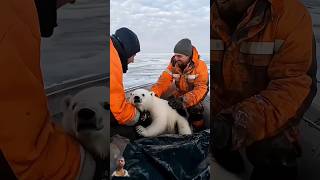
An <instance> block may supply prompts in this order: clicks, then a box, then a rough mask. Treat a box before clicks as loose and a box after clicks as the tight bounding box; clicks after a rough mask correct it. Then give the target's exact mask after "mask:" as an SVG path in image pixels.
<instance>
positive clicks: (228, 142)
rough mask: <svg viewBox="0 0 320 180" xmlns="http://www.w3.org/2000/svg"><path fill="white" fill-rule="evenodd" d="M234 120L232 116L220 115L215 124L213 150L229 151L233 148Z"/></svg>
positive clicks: (214, 121) (215, 119) (213, 124)
mask: <svg viewBox="0 0 320 180" xmlns="http://www.w3.org/2000/svg"><path fill="white" fill-rule="evenodd" d="M233 122H234V119H233V117H232V115H231V114H218V115H217V116H216V117H215V118H214V120H213V122H212V123H211V124H212V125H211V126H213V128H212V129H213V132H212V133H213V140H212V141H213V143H212V144H213V149H217V150H222V149H225V150H229V149H231V148H232V125H233Z"/></svg>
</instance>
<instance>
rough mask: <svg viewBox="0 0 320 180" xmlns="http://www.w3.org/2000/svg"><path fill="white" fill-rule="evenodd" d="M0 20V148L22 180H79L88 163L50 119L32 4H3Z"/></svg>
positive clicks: (29, 0) (16, 1) (30, 1)
mask: <svg viewBox="0 0 320 180" xmlns="http://www.w3.org/2000/svg"><path fill="white" fill-rule="evenodd" d="M0 21H1V27H0V84H1V88H0V99H1V100H0V112H1V113H0V114H1V118H0V124H1V126H0V149H1V150H2V152H3V154H4V156H5V158H6V160H7V161H8V163H9V165H10V167H11V168H12V170H13V171H14V173H15V175H16V176H17V178H18V179H76V178H77V177H79V175H80V173H81V172H80V171H81V169H82V164H84V163H85V161H86V160H84V159H88V158H84V159H83V158H81V156H82V157H84V156H85V154H86V153H85V152H84V150H83V149H81V146H80V145H79V144H78V143H77V141H75V140H74V139H73V138H71V137H70V136H69V135H67V134H66V133H65V132H64V131H63V130H62V129H61V128H59V127H57V126H56V125H55V124H54V123H53V122H51V120H50V114H49V112H48V107H47V97H46V94H45V91H44V85H43V79H42V72H41V69H40V30H39V24H38V17H37V13H36V8H35V5H34V1H33V0H25V1H20V0H11V1H1V3H0ZM91 160H93V159H92V158H91ZM93 163H94V162H93ZM90 168H94V164H93V166H90V167H89V169H90ZM85 169H88V166H86V168H85ZM91 170H92V171H91V172H86V173H91V175H93V174H94V169H91Z"/></svg>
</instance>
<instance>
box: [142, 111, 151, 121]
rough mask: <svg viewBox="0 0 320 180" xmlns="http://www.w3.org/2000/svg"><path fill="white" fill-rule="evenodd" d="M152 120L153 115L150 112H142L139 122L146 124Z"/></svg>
mask: <svg viewBox="0 0 320 180" xmlns="http://www.w3.org/2000/svg"><path fill="white" fill-rule="evenodd" d="M150 118H151V114H150V112H149V111H143V112H140V117H139V122H144V121H146V120H147V119H150Z"/></svg>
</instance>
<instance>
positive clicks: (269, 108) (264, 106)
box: [232, 8, 312, 148]
mask: <svg viewBox="0 0 320 180" xmlns="http://www.w3.org/2000/svg"><path fill="white" fill-rule="evenodd" d="M301 9H302V8H300V10H301ZM302 11H304V13H298V14H299V17H295V18H293V17H291V19H289V18H286V19H284V18H283V19H282V20H280V22H279V27H277V28H278V29H279V32H278V37H280V38H281V39H283V40H284V43H283V44H282V46H281V48H280V49H279V52H278V53H276V54H275V55H274V57H273V59H272V60H271V63H270V65H269V67H268V74H269V78H270V83H269V85H268V87H267V88H266V89H265V90H263V91H261V92H260V93H259V94H257V95H255V96H253V97H250V98H248V99H245V100H244V101H243V102H241V103H239V104H237V105H235V106H234V107H233V108H232V109H233V110H232V111H233V117H234V119H235V127H234V130H233V131H234V135H233V144H234V146H235V148H237V147H241V146H243V145H250V144H252V143H253V142H255V141H258V140H261V139H264V138H267V137H270V136H274V135H275V134H276V133H277V132H278V131H279V129H281V128H283V127H284V126H285V125H286V124H287V123H289V121H290V119H291V118H294V117H295V116H296V115H297V114H298V112H299V108H301V107H302V106H303V103H304V100H305V99H306V97H307V96H308V94H309V93H310V90H311V83H312V79H311V77H310V76H309V75H308V74H307V72H308V70H309V68H310V65H311V62H312V22H311V17H310V16H309V14H308V13H307V12H306V10H302ZM298 14H295V15H294V16H297V15H298ZM286 17H288V15H287V16H286ZM238 124H239V125H238ZM240 124H242V125H240ZM237 126H238V127H242V128H245V130H244V131H245V133H243V131H242V133H241V131H239V129H238V128H237Z"/></svg>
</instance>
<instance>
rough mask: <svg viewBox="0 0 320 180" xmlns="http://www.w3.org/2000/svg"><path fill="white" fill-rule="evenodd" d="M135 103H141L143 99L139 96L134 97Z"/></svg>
mask: <svg viewBox="0 0 320 180" xmlns="http://www.w3.org/2000/svg"><path fill="white" fill-rule="evenodd" d="M133 101H134V103H141V99H140V97H139V96H134V97H133Z"/></svg>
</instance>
